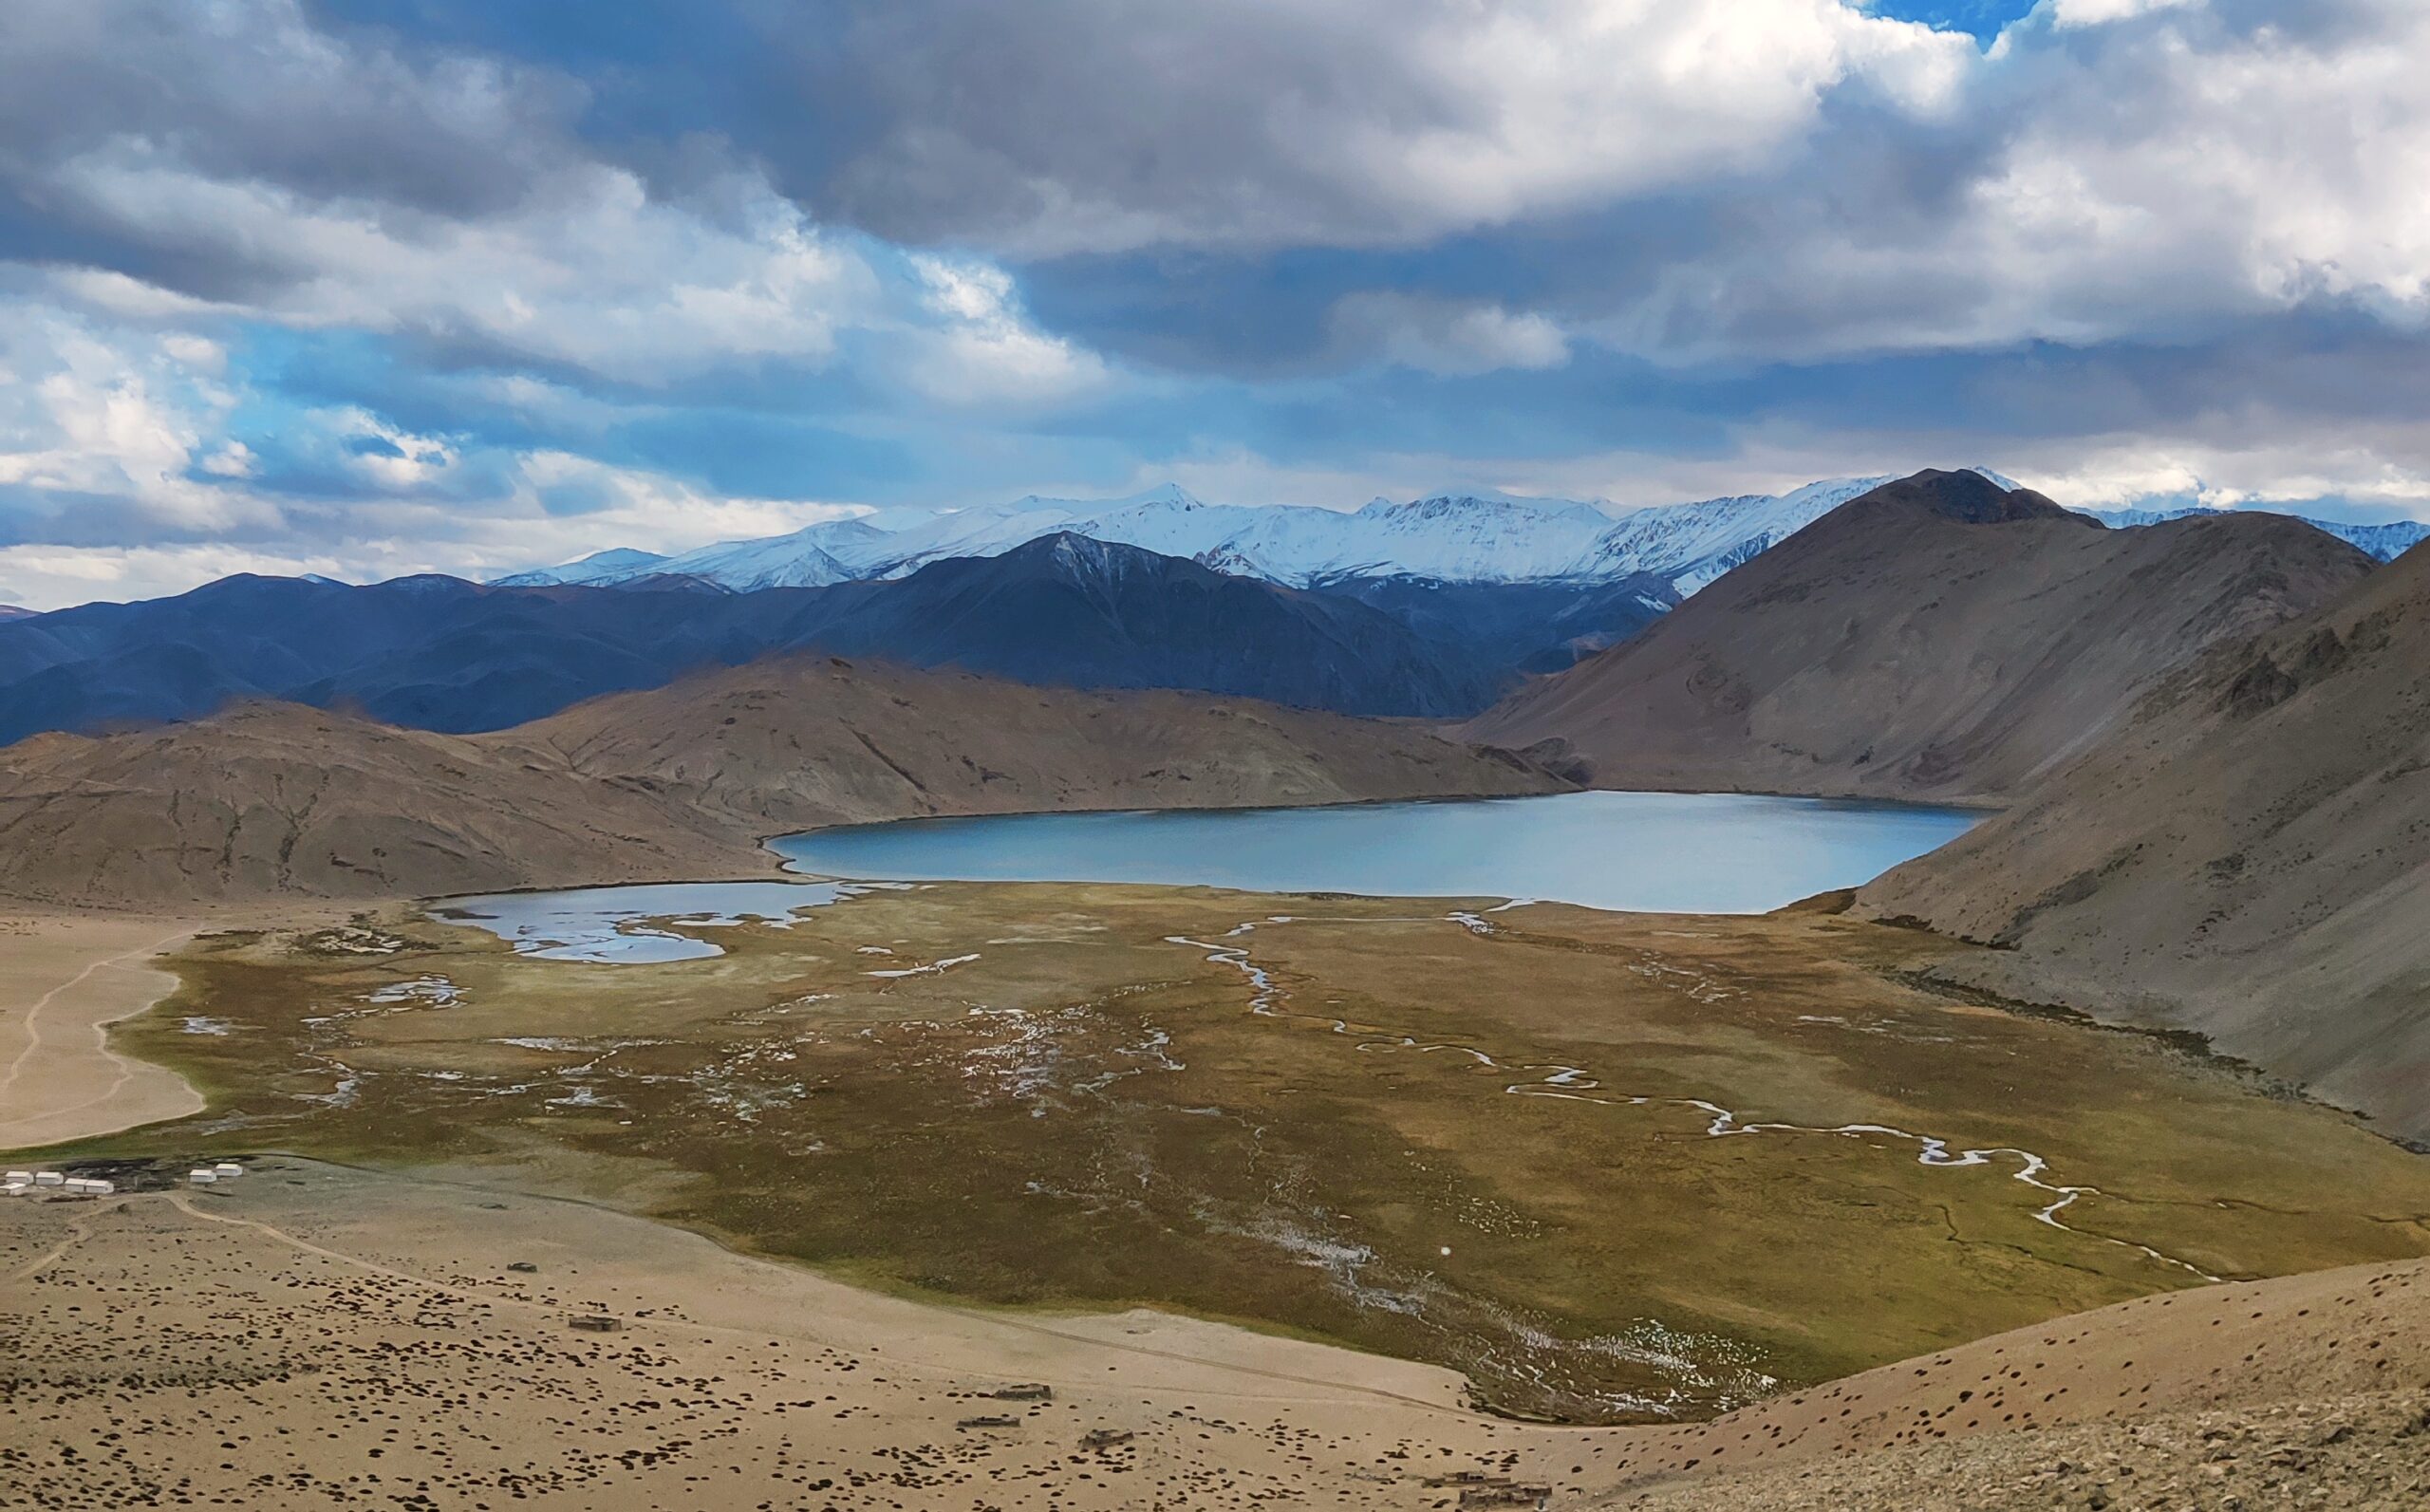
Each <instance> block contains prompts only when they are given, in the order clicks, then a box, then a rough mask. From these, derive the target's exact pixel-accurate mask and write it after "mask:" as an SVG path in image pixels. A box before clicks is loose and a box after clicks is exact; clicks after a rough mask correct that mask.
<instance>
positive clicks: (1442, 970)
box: [80, 884, 2430, 1421]
mask: <svg viewBox="0 0 2430 1512" xmlns="http://www.w3.org/2000/svg"><path fill="white" fill-rule="evenodd" d="M1486 906H1488V905H1486V904H1485V903H1475V902H1471V903H1467V904H1463V903H1460V902H1458V901H1425V900H1408V899H1365V898H1338V897H1310V896H1279V895H1255V894H1243V893H1229V892H1222V891H1216V890H1210V889H1198V888H1154V887H1106V886H1075V885H1043V884H1041V885H959V884H957V885H936V886H925V887H915V888H907V889H888V890H878V891H871V892H869V893H866V894H863V895H861V896H858V897H854V898H851V899H849V900H848V901H845V902H842V903H838V904H835V905H832V906H828V907H823V908H818V909H813V910H811V911H809V912H806V913H804V914H802V915H800V916H799V918H798V920H797V922H795V923H794V924H792V925H790V926H789V927H781V928H780V927H775V926H770V925H765V924H746V925H740V926H733V927H718V928H709V927H694V926H685V925H680V924H678V925H672V926H669V927H672V928H673V929H675V930H676V931H677V932H680V933H692V934H698V935H699V936H700V937H701V938H703V939H708V940H712V941H714V942H716V943H718V944H720V946H722V947H723V953H722V954H720V955H718V956H715V957H713V958H708V959H703V960H696V961H678V962H669V963H664V964H651V965H642V964H589V963H580V962H567V961H543V960H535V959H533V958H530V957H526V956H520V955H517V954H515V953H514V951H512V950H510V949H509V948H508V947H506V946H505V945H504V944H503V943H500V942H498V941H497V940H495V939H494V938H492V937H491V936H490V935H488V934H486V933H483V932H481V931H479V930H477V929H473V928H469V927H465V926H462V925H458V924H446V923H441V922H439V921H435V920H432V919H429V918H426V917H423V916H421V914H420V913H419V912H417V911H415V910H413V909H411V908H408V907H404V906H398V907H394V908H389V909H386V910H383V911H380V912H378V913H375V914H370V915H366V916H364V920H363V921H362V927H361V928H360V929H358V930H355V931H350V932H343V933H337V934H332V933H330V932H327V931H322V932H306V931H289V930H270V931H262V932H234V933H225V934H218V935H213V936H207V937H205V938H203V939H201V940H198V941H197V942H196V943H194V944H193V945H192V946H190V947H189V948H188V949H187V950H186V951H185V952H184V953H183V955H182V956H180V957H179V958H178V959H177V961H176V962H175V965H176V969H177V970H178V975H179V977H180V980H181V986H180V988H179V990H178V992H177V993H176V994H174V995H173V996H172V997H171V998H170V999H167V1000H166V1001H164V1002H163V1003H162V1004H161V1005H160V1006H159V1008H158V1009H156V1010H155V1011H154V1012H153V1013H151V1014H150V1015H148V1016H146V1017H142V1018H140V1019H137V1020H133V1021H131V1022H129V1023H127V1024H125V1025H122V1026H121V1027H120V1029H119V1030H118V1031H117V1032H116V1036H115V1042H116V1043H117V1044H118V1045H119V1046H120V1047H121V1048H122V1049H124V1050H126V1051H128V1052H130V1053H133V1054H137V1055H142V1056H144V1057H145V1058H148V1059H155V1060H159V1061H161V1062H164V1063H167V1064H169V1065H172V1066H174V1067H176V1068H177V1069H178V1070H179V1071H181V1072H183V1073H185V1074H187V1075H188V1076H189V1077H190V1078H192V1079H193V1080H194V1081H195V1083H196V1085H197V1086H198V1087H199V1088H200V1089H201V1090H202V1091H203V1092H204V1093H205V1094H206V1096H207V1097H208V1099H209V1104H210V1106H209V1108H208V1110H207V1111H204V1112H203V1113H201V1114H198V1115H196V1116H195V1117H193V1118H189V1119H185V1120H181V1121H178V1122H175V1123H170V1124H165V1125H161V1126H157V1127H155V1128H153V1129H144V1130H140V1131H136V1132H133V1133H127V1134H121V1135H114V1136H110V1137H109V1138H107V1139H104V1140H99V1141H94V1142H90V1143H88V1144H87V1145H85V1146H83V1147H80V1150H81V1152H84V1153H115V1154H143V1153H151V1152H178V1153H189V1152H191V1153H202V1152H206V1151H229V1152H234V1151H240V1150H259V1149H269V1148H281V1149H288V1150H294V1151H299V1152H304V1153H309V1154H314V1155H318V1156H323V1157H327V1158H333V1159H338V1160H345V1161H353V1162H358V1163H364V1164H370V1165H376V1166H381V1167H389V1168H442V1169H450V1170H468V1169H480V1170H485V1171H487V1172H488V1173H489V1174H490V1175H491V1176H492V1177H496V1176H498V1175H499V1173H505V1176H504V1179H506V1180H509V1181H512V1182H519V1183H523V1184H527V1185H531V1186H533V1187H534V1188H535V1189H546V1190H551V1191H555V1192H560V1193H566V1194H573V1195H582V1196H586V1197H589V1198H593V1199H596V1200H601V1201H605V1202H607V1203H609V1204H614V1205H617V1206H621V1207H626V1208H628V1209H630V1210H633V1211H637V1212H641V1213H644V1214H646V1215H648V1216H652V1217H656V1218H661V1219H664V1220H666V1221H670V1222H673V1223H680V1224H683V1225H686V1226H689V1227H693V1228H696V1229H699V1230H701V1231H703V1232H707V1233H710V1234H713V1235H715V1236H717V1237H719V1238H720V1239H723V1240H726V1241H730V1242H733V1243H736V1244H738V1245H740V1246H743V1247H746V1248H749V1249H753V1250H756V1251H759V1252H764V1253H768V1254H773V1255H778V1256H784V1257H790V1258H795V1259H799V1260H806V1261H810V1262H812V1263H814V1264H816V1265H819V1266H821V1267H824V1268H828V1269H830V1270H832V1271H834V1272H836V1273H838V1274H841V1275H844V1276H847V1277H849V1278H851V1279H858V1280H862V1281H866V1282H870V1283H873V1284H878V1285H881V1286H886V1287H890V1288H909V1289H917V1290H920V1291H923V1292H926V1293H930V1294H941V1295H943V1296H945V1297H954V1298H960V1299H964V1300H969V1301H976V1302H983V1303H989V1304H999V1305H1013V1306H1028V1307H1045V1308H1097V1307H1105V1306H1112V1305H1122V1304H1130V1303H1138V1302H1146V1303H1153V1304H1156V1305H1160V1306H1164V1307H1168V1308H1172V1309H1176V1310H1182V1311H1187V1312H1191V1313H1196V1314H1201V1315H1205V1316H1214V1317H1222V1318H1230V1319H1237V1320H1242V1321H1245V1322H1249V1323H1253V1324H1256V1325H1259V1326H1262V1327H1266V1328H1270V1329H1274V1330H1278V1331H1286V1332H1294V1333H1301V1334H1306V1335H1315V1336H1319V1337H1323V1338H1327V1339H1331V1340H1334V1341H1337V1342H1344V1343H1349V1344H1353V1345H1355V1346H1359V1347H1362V1348H1366V1349H1371V1350H1374V1351H1379V1352H1384V1353H1395V1354H1400V1355H1404V1356H1408V1357H1411V1358H1416V1359H1421V1360H1426V1361H1430V1362H1435V1363H1441V1364H1446V1365H1449V1366H1452V1367H1454V1368H1457V1369H1459V1370H1462V1371H1464V1372H1467V1374H1468V1376H1469V1378H1470V1380H1471V1381H1472V1382H1473V1384H1474V1388H1475V1391H1476V1392H1477V1393H1478V1397H1479V1399H1480V1400H1481V1401H1482V1402H1484V1403H1486V1404H1487V1405H1490V1406H1492V1407H1494V1408H1497V1409H1502V1410H1505V1411H1512V1412H1519V1413H1526V1414H1535V1415H1544V1416H1553V1417H1560V1418H1563V1419H1567V1420H1572V1421H1620V1420H1631V1419H1641V1418H1655V1417H1665V1416H1674V1415H1675V1416H1697V1415H1703V1414H1708V1413H1710V1412H1712V1411H1715V1410H1720V1409H1725V1408H1727V1407H1729V1406H1730V1405H1732V1404H1734V1403H1737V1402H1740V1401H1743V1400H1746V1399H1748V1398H1750V1397H1752V1396H1756V1395H1760V1394H1763V1393H1765V1392H1766V1391H1770V1390H1772V1389H1773V1388H1774V1387H1775V1386H1776V1385H1778V1386H1789V1385H1799V1384H1804V1383H1809V1382H1814V1381H1820V1380H1823V1379H1827V1378H1831V1377H1835V1376H1839V1375H1841V1374H1844V1373H1846V1372H1852V1371H1856V1370H1860V1369H1863V1368H1866V1367H1868V1366H1872V1365H1876V1364H1879V1363H1882V1362H1884V1361H1888V1360H1893V1359H1897V1358H1901V1357H1904V1356H1907V1355H1911V1354H1916V1353H1926V1352H1929V1351H1932V1350H1935V1349H1938V1348H1942V1347H1945V1346H1947V1345H1950V1344H1953V1343H1955V1342H1958V1341H1961V1340H1964V1339H1969V1338H1973V1337H1978V1336H1980V1335H1986V1334H1990V1333H1992V1332H1996V1331H1998V1330H2002V1329H2006V1328H2011V1327H2015V1326H2019V1325H2022V1324H2026V1323H2029V1322H2033V1321H2036V1320H2039V1319H2042V1318H2046V1317H2050V1316H2057V1315H2060V1314H2064V1313H2068V1312H2073V1311H2077V1310H2081V1309H2084V1308H2089V1307H2095V1306H2099V1305H2101V1304H2103V1303H2106V1302H2111V1301H2115V1300H2119V1299H2121V1298H2124V1297H2132V1296H2136V1295H2139V1294H2142V1293H2147V1292H2152V1291H2158V1290H2164V1289H2169V1288H2175V1287H2178V1286H2184V1285H2191V1284H2195V1283H2196V1282H2197V1281H2199V1280H2200V1279H2202V1278H2203V1277H2204V1276H2205V1275H2210V1276H2219V1277H2231V1278H2236V1277H2251V1276H2262V1275H2278V1274H2286V1273H2291V1272H2295V1271H2302V1270H2309V1269H2315V1268H2320V1267H2325V1266H2331V1265H2338V1264H2345V1263H2350V1262H2355V1261H2361V1260H2380V1259H2393V1258H2398V1257H2408V1256H2415V1255H2421V1254H2423V1253H2430V1164H2425V1163H2424V1162H2422V1161H2421V1159H2419V1158H2418V1157H2415V1156H2412V1155H2409V1154H2407V1153H2405V1152H2404V1151H2402V1149H2399V1148H2396V1147H2394V1146H2392V1145H2389V1144H2387V1143H2386V1142H2384V1141H2382V1140H2380V1139H2378V1138H2376V1137H2374V1136H2373V1135H2372V1134H2370V1133H2369V1132H2368V1131H2367V1130H2366V1129H2365V1128H2364V1127H2363V1126H2362V1125H2360V1124H2359V1123H2357V1122H2356V1121H2355V1120H2353V1119H2351V1118H2349V1117H2347V1116H2345V1115H2343V1114H2340V1113H2337V1112H2334V1111H2329V1110H2327V1109H2324V1108H2320V1107H2316V1106H2311V1105H2308V1104H2303V1103H2300V1102H2293V1101H2290V1100H2286V1099H2284V1098H2279V1097H2273V1096H2271V1095H2267V1094H2266V1092H2265V1091H2264V1090H2263V1089H2261V1088H2259V1087H2257V1086H2256V1085H2255V1084H2253V1083H2252V1081H2251V1080H2250V1079H2249V1078H2247V1077H2245V1076H2243V1075H2241V1074H2240V1073H2237V1072H2236V1071H2234V1069H2233V1068H2230V1067H2226V1066H2224V1065H2222V1064H2221V1063H2218V1062H2215V1061H2211V1060H2207V1059H2205V1058H2203V1057H2201V1056H2199V1055H2195V1054H2190V1053H2188V1052H2187V1051H2186V1050H2184V1049H2182V1048H2179V1047H2174V1046H2171V1045H2168V1044H2165V1043H2162V1042H2159V1041H2157V1040H2154V1039H2150V1038H2146V1037H2142V1036H2132V1035H2123V1034H2114V1033H2107V1032H2102V1031H2097V1030H2094V1029H2091V1028H2088V1027H2086V1026H2084V1025H2083V1024H2081V1023H2076V1022H2070V1021H2066V1020H2065V1019H2063V1018H2059V1017H2050V1016H2040V1015H2031V1014H2022V1013H2011V1012H2008V1011H2004V1010H2002V1009H2000V1008H1997V1007H1992V1006H1986V1005H1983V1004H1980V1003H1976V1002H1970V1001H1966V1000H1963V999H1957V998H1953V997H1948V996H1942V995H1938V994H1935V993H1934V992H1931V991H1929V990H1926V989H1924V988H1922V987H1920V986H1918V985H1916V984H1915V980H1914V976H1913V974H1914V973H1916V972H1917V971H1919V970H1921V969H1923V968H1926V967H1928V966H1930V965H1932V964H1933V963H1934V962H1935V961H1938V960H1941V959H1943V958H1945V957H1947V956H1948V955H1949V954H1950V953H1952V952H1953V951H1954V950H1958V949H1960V948H1963V947H1958V946H1953V945H1951V944H1949V943H1946V942H1944V941H1940V940H1937V939H1935V938H1933V937H1929V936H1925V935H1922V934H1919V933H1916V932H1913V931H1903V930H1897V929H1889V928H1884V927H1880V926H1878V925H1871V924H1862V923H1860V922H1857V921H1854V920H1850V919H1847V918H1844V917H1841V916H1837V915H1832V914H1828V913H1824V912H1818V911H1810V910H1809V911H1788V912H1784V913H1781V914H1775V915H1770V916H1766V917H1762V918H1734V917H1732V918H1716V917H1685V916H1662V915H1631V914H1610V913H1598V912H1596V911H1593V910H1588V909H1582V908H1574V907H1567V906H1561V905H1531V906H1526V907H1523V908H1514V909H1508V910H1504V911H1498V912H1492V913H1480V912H1472V911H1470V910H1475V909H1482V908H1485V907H1486ZM1243 925H1246V926H1247V927H1245V928H1243ZM947 962H950V964H944V963H947ZM920 968H934V969H920ZM879 973H897V974H896V975H879ZM1763 1125H1786V1126H1796V1127H1791V1128H1763V1127H1749V1126H1763ZM1851 1125H1862V1126H1878V1127H1876V1128H1873V1129H1857V1130H1855V1131H1841V1130H1843V1129H1846V1128H1847V1126H1851ZM1926 1139H1930V1140H1935V1141H1940V1142H1943V1144H1941V1145H1936V1146H1927V1145H1926V1144H1925V1143H1924V1142H1923V1141H1924V1140H1926ZM1970 1150H1972V1151H1980V1152H1982V1153H1980V1154H1979V1155H1978V1156H1976V1157H1973V1158H1972V1162H1971V1163H1969V1162H1968V1157H1967V1156H1966V1155H1965V1153H1964V1152H1966V1151H1970ZM1927 1155H1930V1156H1931V1158H1930V1159H1927V1158H1925V1157H1926V1156H1927ZM2021 1174H2023V1175H2028V1176H2030V1177H2031V1178H2032V1179H2031V1180H2030V1181H2028V1180H2020V1179H2018V1178H2019V1177H2020V1175H2021ZM2069 1187H2085V1188H2094V1189H2096V1190H2087V1191H2083V1192H2080V1193H2078V1194H2076V1195H2074V1196H2073V1197H2072V1198H2070V1197H2069V1196H2068V1194H2067V1192H2066V1191H2065V1190H2064V1188H2069ZM2054 1204H2060V1205H2056V1206H2055V1207H2054Z"/></svg>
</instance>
